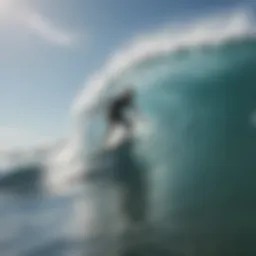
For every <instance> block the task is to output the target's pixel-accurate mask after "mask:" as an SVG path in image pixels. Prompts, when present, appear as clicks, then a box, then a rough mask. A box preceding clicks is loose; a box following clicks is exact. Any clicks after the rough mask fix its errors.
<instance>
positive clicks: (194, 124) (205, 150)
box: [89, 38, 256, 255]
mask: <svg viewBox="0 0 256 256" xmlns="http://www.w3.org/2000/svg"><path fill="white" fill-rule="evenodd" d="M255 67H256V41H254V40H253V39H248V38H240V39H239V40H229V41H226V42H223V43H221V44H219V45H213V46H207V47H188V48H187V49H183V50H182V51H180V52H175V53H170V54H168V55H164V56H160V57H156V58H152V59H150V61H143V62H141V63H139V64H137V65H135V66H133V67H131V68H130V69H128V70H127V72H125V73H123V74H122V75H121V76H120V77H118V80H117V83H120V85H124V84H126V83H131V84H135V85H138V84H139V86H138V88H137V104H138V106H139V109H140V111H141V112H142V113H144V114H145V116H146V117H147V118H148V119H149V120H150V124H149V126H150V127H151V128H152V127H153V128H152V129H151V131H150V133H146V135H141V136H142V137H143V138H141V139H139V138H138V139H137V140H136V141H135V142H134V148H132V149H128V148H127V149H126V150H127V152H126V153H127V154H128V153H129V154H130V150H131V151H132V153H133V158H132V159H131V158H129V159H127V158H124V159H123V160H120V159H122V158H121V156H120V155H119V153H120V152H119V151H118V150H117V152H116V158H117V159H118V161H119V162H120V161H123V163H122V164H119V165H117V166H116V168H117V173H119V174H118V175H121V174H120V173H122V172H125V173H128V172H130V173H131V171H132V170H133V168H132V167H131V164H134V163H137V162H138V161H143V164H144V165H143V167H141V169H140V170H137V172H138V173H139V174H138V178H136V174H134V176H132V178H130V179H129V181H127V180H126V181H127V183H126V181H125V179H127V177H126V178H125V177H123V180H124V183H126V186H130V190H131V191H133V190H136V189H137V191H140V192H138V194H137V195H133V200H134V202H135V201H136V200H138V198H139V197H140V194H139V193H146V194H147V199H146V201H147V203H148V204H147V207H148V208H147V214H146V215H147V218H148V219H149V220H150V223H151V224H152V223H154V224H153V225H156V226H157V227H161V228H162V229H163V230H166V229H167V230H169V231H170V230H175V232H178V233H182V234H186V235H187V236H188V237H189V238H188V240H189V241H190V242H191V241H192V240H193V239H195V240H193V241H194V246H196V244H197V246H198V248H201V247H202V249H201V251H200V249H198V251H197V253H198V254H197V255H204V254H200V253H202V252H203V251H204V250H206V252H207V251H208V252H209V251H211V253H213V251H214V250H215V249H216V254H209V255H220V253H224V254H223V255H227V254H228V253H232V252H233V253H238V254H237V255H240V254H239V253H242V252H247V253H253V248H252V239H253V238H252V237H253V236H254V235H255V234H256V233H255V232H256V231H255V230H256V226H255V225H256V219H255V213H256V207H255V203H254V195H255V192H256V190H255V178H256V175H255V168H256V160H255V156H254V154H255V152H256V128H255V126H254V125H255V124H254V123H253V115H254V114H255V109H256V101H255V99H256V87H255V84H256V72H255ZM98 118H99V119H98V121H99V120H100V117H98ZM92 122H93V121H92ZM149 126H147V125H145V126H144V129H145V130H146V129H149ZM92 127H93V126H92ZM91 132H92V133H94V134H96V135H95V136H96V137H97V136H98V135H99V134H102V131H99V130H98V131H96V130H95V129H93V131H91ZM90 139H91V137H90ZM89 141H90V140H89ZM92 145H93V142H92ZM120 150H121V149H120ZM111 157H113V155H112V156H111ZM132 173H133V172H132ZM140 175H144V179H145V180H147V181H148V182H149V183H148V184H149V185H148V187H149V190H148V191H146V187H145V188H144V186H145V184H144V183H143V182H142V181H141V180H140V182H141V183H140V185H138V179H141V176H140ZM133 182H134V184H133ZM127 184H128V185H127ZM138 187H139V188H140V189H138ZM140 200H141V202H142V204H143V203H145V202H144V201H143V200H145V194H143V199H141V198H140ZM130 207H133V206H132V204H131V205H130ZM138 211H141V209H139V208H138ZM175 232H174V233H175ZM192 237H194V238H192ZM213 237H214V238H213ZM181 240H182V239H181ZM186 241H187V240H186ZM190 242H184V243H185V244H186V246H190V245H188V244H190ZM201 243H204V246H202V244H201ZM214 244H215V245H214ZM186 246H185V247H186ZM200 246H201V247H200ZM192 247H193V246H192ZM203 247H204V249H203ZM206 248H207V249H206ZM214 248H215V249H214ZM195 250H196V249H195ZM225 253H227V254H225ZM188 255H190V254H188ZM206 255H208V254H206ZM221 255H222V254H221ZM228 255H229V254H228ZM250 255H251V254H250Z"/></svg>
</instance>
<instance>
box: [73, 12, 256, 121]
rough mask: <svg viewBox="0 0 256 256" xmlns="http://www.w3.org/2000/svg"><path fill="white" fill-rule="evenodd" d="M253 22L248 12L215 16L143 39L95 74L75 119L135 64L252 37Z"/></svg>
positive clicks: (77, 106) (75, 107) (76, 107)
mask: <svg viewBox="0 0 256 256" xmlns="http://www.w3.org/2000/svg"><path fill="white" fill-rule="evenodd" d="M255 32H256V31H255V21H254V18H253V14H252V12H251V11H250V10H249V9H243V10H235V11H231V12H230V13H220V14H217V15H216V14H215V15H213V16H211V17H207V18H201V19H197V20H196V21H194V22H192V23H191V24H189V25H184V24H181V23H180V24H179V23H176V24H175V25H173V26H172V27H167V28H165V29H163V30H161V31H160V32H157V33H153V34H151V35H148V36H142V37H139V38H137V39H135V40H134V41H132V42H131V43H130V44H129V47H127V48H125V49H121V50H120V51H117V52H116V53H115V54H114V55H113V56H112V58H111V59H110V60H109V61H108V62H107V64H106V66H105V67H104V68H103V69H102V70H100V71H99V72H97V73H96V74H94V75H93V76H92V77H91V78H90V79H89V80H88V81H87V82H86V85H85V88H84V90H83V91H82V92H81V93H80V95H79V96H78V98H77V99H76V100H75V103H74V105H73V106H72V113H73V115H74V116H75V118H77V119H81V115H84V114H86V113H87V112H90V110H91V109H93V108H95V107H97V104H98V103H99V102H100V99H101V98H104V95H105V92H106V90H107V89H109V88H110V87H111V86H113V84H114V81H115V80H117V79H118V78H119V77H120V76H122V74H123V73H125V72H126V71H127V70H129V69H130V68H132V67H134V66H135V65H136V64H138V63H141V62H144V61H147V60H149V59H151V58H155V57H158V56H161V55H165V54H168V53H171V52H175V51H176V50H179V49H180V48H184V47H185V48H190V47H196V46H199V47H200V46H203V45H212V44H220V43H223V42H225V41H227V40H232V39H239V38H244V37H253V38H254V37H255Z"/></svg>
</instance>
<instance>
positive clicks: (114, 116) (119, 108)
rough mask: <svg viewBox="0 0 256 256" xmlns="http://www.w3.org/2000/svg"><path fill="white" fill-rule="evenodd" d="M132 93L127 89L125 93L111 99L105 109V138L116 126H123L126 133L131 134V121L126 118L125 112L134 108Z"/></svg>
mask: <svg viewBox="0 0 256 256" xmlns="http://www.w3.org/2000/svg"><path fill="white" fill-rule="evenodd" d="M134 98H135V95H134V91H133V90H132V89H127V90H126V91H125V92H123V93H122V94H120V95H119V96H117V97H116V98H114V99H112V101H111V102H110V104H109V105H108V107H107V113H106V118H107V123H108V129H107V136H108V134H109V132H110V131H111V130H112V128H115V127H116V126H118V125H121V126H123V127H124V128H125V129H126V131H127V132H131V129H132V121H131V120H130V118H129V117H128V116H127V110H129V109H133V110H135V107H134Z"/></svg>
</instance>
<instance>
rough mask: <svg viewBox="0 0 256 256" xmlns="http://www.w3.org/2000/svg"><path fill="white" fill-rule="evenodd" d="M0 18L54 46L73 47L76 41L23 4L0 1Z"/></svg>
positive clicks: (74, 37) (10, 0)
mask: <svg viewBox="0 0 256 256" xmlns="http://www.w3.org/2000/svg"><path fill="white" fill-rule="evenodd" d="M0 17H1V18H2V19H4V20H5V21H8V22H13V23H15V24H16V25H19V26H20V27H23V28H24V29H27V30H28V31H29V32H30V33H32V34H34V35H36V36H39V37H41V38H42V39H44V40H45V41H48V42H49V43H52V44H55V45H59V46H67V47H68V46H73V45H74V44H76V42H77V39H78V38H77V36H76V35H75V34H73V33H71V32H70V31H67V30H66V29H64V28H61V27H59V26H57V25H55V24H54V23H53V22H52V21H51V20H50V18H49V17H46V16H44V15H42V14H40V13H39V12H38V11H36V10H34V9H32V8H30V7H29V6H26V5H24V2H22V4H21V3H20V2H18V1H15V0H0Z"/></svg>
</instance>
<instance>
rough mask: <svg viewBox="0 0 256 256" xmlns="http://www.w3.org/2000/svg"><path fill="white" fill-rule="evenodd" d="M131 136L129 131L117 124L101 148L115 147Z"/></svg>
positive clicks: (109, 148)
mask: <svg viewBox="0 0 256 256" xmlns="http://www.w3.org/2000/svg"><path fill="white" fill-rule="evenodd" d="M131 138H132V135H131V133H129V132H127V131H126V130H125V128H123V127H119V126H117V127H116V128H115V129H114V130H113V131H112V133H111V135H110V136H109V138H108V139H107V141H106V143H105V145H103V150H104V151H108V150H112V149H115V148H117V147H118V146H120V145H122V144H123V143H125V142H126V141H128V140H130V139H131Z"/></svg>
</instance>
